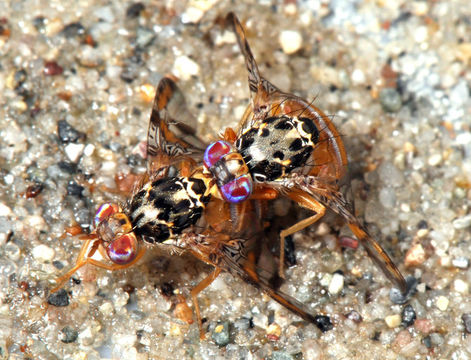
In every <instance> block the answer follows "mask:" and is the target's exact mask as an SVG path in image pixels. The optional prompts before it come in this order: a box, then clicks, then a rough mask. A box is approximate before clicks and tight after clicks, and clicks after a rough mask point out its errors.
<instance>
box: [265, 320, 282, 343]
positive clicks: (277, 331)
mask: <svg viewBox="0 0 471 360" xmlns="http://www.w3.org/2000/svg"><path fill="white" fill-rule="evenodd" d="M280 336H281V327H280V325H278V324H277V323H273V324H270V325H268V328H267V338H269V339H270V340H273V341H278V340H280Z"/></svg>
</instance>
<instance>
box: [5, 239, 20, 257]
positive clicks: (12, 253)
mask: <svg viewBox="0 0 471 360" xmlns="http://www.w3.org/2000/svg"><path fill="white" fill-rule="evenodd" d="M3 251H4V254H5V255H6V256H7V257H8V258H9V259H10V260H12V261H18V260H19V259H20V254H21V251H20V248H19V247H18V245H16V244H15V243H14V242H12V241H10V242H8V243H6V244H5V245H4V246H3Z"/></svg>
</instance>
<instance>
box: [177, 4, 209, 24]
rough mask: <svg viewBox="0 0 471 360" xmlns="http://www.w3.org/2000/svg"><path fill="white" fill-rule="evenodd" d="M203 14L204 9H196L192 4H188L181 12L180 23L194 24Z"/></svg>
mask: <svg viewBox="0 0 471 360" xmlns="http://www.w3.org/2000/svg"><path fill="white" fill-rule="evenodd" d="M203 15H204V11H203V10H201V9H197V8H195V7H193V6H190V7H189V8H187V9H186V11H185V12H184V13H183V14H182V23H183V24H196V23H197V22H198V21H200V20H201V18H202V17H203Z"/></svg>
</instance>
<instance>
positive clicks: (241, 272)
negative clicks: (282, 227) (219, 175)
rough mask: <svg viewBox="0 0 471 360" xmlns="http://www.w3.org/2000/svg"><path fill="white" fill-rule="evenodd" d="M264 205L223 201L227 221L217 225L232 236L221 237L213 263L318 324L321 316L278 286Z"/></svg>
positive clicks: (211, 257)
mask: <svg viewBox="0 0 471 360" xmlns="http://www.w3.org/2000/svg"><path fill="white" fill-rule="evenodd" d="M260 205H261V204H259V202H258V201H245V202H242V203H240V204H228V203H227V202H221V206H223V207H222V208H221V209H220V210H218V213H219V214H220V215H219V217H220V218H221V219H224V220H223V221H221V222H219V223H218V224H217V226H218V229H217V234H218V235H221V234H224V233H226V234H229V236H228V237H227V238H226V239H225V240H223V239H222V238H221V237H219V238H218V240H217V243H218V246H214V249H213V251H212V254H211V255H210V256H208V258H210V259H212V263H213V265H215V266H217V267H219V268H221V269H223V270H225V271H228V272H230V273H232V274H235V275H237V276H239V277H240V278H242V279H243V280H244V281H246V282H248V283H250V284H251V285H253V286H255V287H256V288H258V289H260V290H262V291H264V292H265V293H266V294H267V295H269V296H270V297H271V298H272V299H274V300H275V301H277V302H278V303H280V304H281V305H283V306H284V307H286V308H287V309H289V310H291V311H292V312H294V313H295V314H297V315H299V316H300V317H301V318H303V319H304V320H306V321H309V322H312V323H314V324H316V325H317V324H318V316H315V315H312V314H311V313H310V311H309V310H308V309H307V307H306V306H305V305H304V304H302V303H300V302H299V301H298V300H296V299H295V298H293V297H291V296H289V295H287V294H285V293H283V292H281V291H280V290H279V289H278V288H279V285H281V282H282V279H281V278H280V277H279V276H278V263H277V259H276V258H275V256H274V255H273V254H272V253H271V252H270V251H269V250H268V248H267V247H266V243H267V242H266V241H265V240H266V239H264V237H265V231H264V230H265V229H264V227H263V222H262V219H263V214H262V213H261V209H260ZM224 214H226V216H224ZM215 242H216V241H215Z"/></svg>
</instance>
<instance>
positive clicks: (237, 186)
mask: <svg viewBox="0 0 471 360" xmlns="http://www.w3.org/2000/svg"><path fill="white" fill-rule="evenodd" d="M220 190H221V194H222V196H223V197H224V199H225V200H226V201H228V202H230V203H234V204H235V203H239V202H241V201H244V200H247V199H248V198H249V196H250V194H252V179H251V177H250V175H242V176H240V177H238V178H237V179H234V180H232V181H229V182H228V183H227V184H225V185H223V186H221V187H220Z"/></svg>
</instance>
